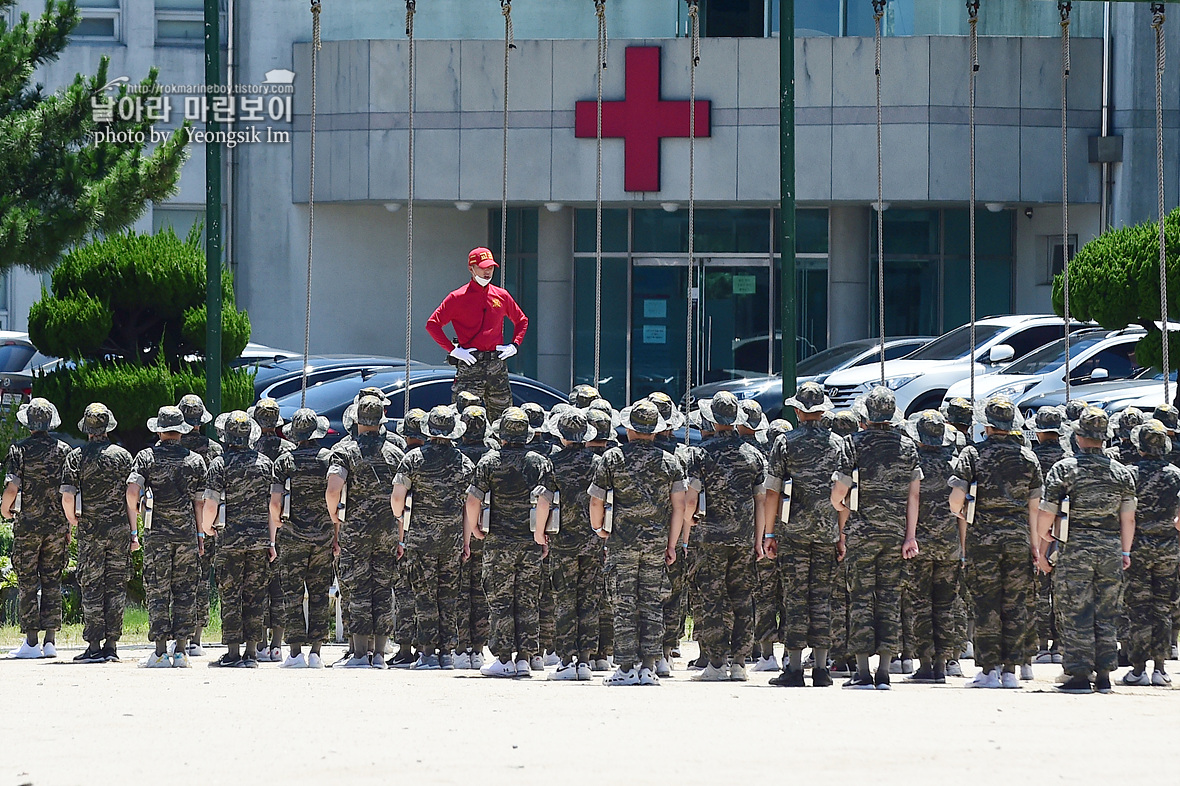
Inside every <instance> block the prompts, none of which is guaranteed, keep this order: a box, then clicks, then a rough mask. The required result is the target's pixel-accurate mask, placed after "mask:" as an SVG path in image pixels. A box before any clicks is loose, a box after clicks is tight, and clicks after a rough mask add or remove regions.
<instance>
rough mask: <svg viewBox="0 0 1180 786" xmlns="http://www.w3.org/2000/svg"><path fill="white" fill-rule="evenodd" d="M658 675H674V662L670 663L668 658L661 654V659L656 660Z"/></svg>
mask: <svg viewBox="0 0 1180 786" xmlns="http://www.w3.org/2000/svg"><path fill="white" fill-rule="evenodd" d="M656 676H657V677H671V676H672V664H671V663H669V662H668V659H667V658H665V657H663V656H661V657H660V659H659V660H657V661H656Z"/></svg>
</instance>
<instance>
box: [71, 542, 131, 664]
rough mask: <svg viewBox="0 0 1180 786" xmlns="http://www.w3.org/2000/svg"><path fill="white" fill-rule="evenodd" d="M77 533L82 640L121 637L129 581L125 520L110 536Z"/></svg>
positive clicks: (129, 571) (115, 638) (129, 557)
mask: <svg viewBox="0 0 1180 786" xmlns="http://www.w3.org/2000/svg"><path fill="white" fill-rule="evenodd" d="M79 529H80V532H79V534H78V584H79V585H80V586H81V588H82V620H83V622H82V638H83V639H85V640H86V642H87V643H91V644H96V643H98V642H99V641H102V640H104V639H105V640H106V641H110V642H114V641H118V640H119V637H120V636H122V635H123V608H124V606H125V605H126V604H127V581H128V580H129V579H130V578H131V551H130V548H131V540H130V537H129V536H128V534H127V529H126V521H125V520H124V521H123V526H122V527H120V528H118V529H116V530H115V532H114V533H106V534H103V535H91V534H87V533H86V532H85V531H84V529H83V528H82V527H80V528H79Z"/></svg>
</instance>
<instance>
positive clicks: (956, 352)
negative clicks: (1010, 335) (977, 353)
mask: <svg viewBox="0 0 1180 786" xmlns="http://www.w3.org/2000/svg"><path fill="white" fill-rule="evenodd" d="M1003 329H1004V328H1003V327H1001V326H999V325H976V326H975V343H976V346H981V345H983V344H986V343H987V342H988V341H991V340H992V338H994V337H995V336H996V335H997V334H998V333H999V332H1000V331H1002V330H1003ZM970 351H971V328H970V326H969V325H964V326H963V327H961V328H956V329H955V330H952V331H951V332H950V333H947V334H946V335H945V336H942V337H941V338H937V339H935V340H934V341H931V342H930V343H929V344H927V345H926V346H924V347H922V348H921V349H919V350H918V351H917V352H915V353H913V354H912V355H910V359H911V360H958V359H959V358H963V357H966V356H967V354H968V353H969V352H970Z"/></svg>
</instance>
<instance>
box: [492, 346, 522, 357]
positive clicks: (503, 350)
mask: <svg viewBox="0 0 1180 786" xmlns="http://www.w3.org/2000/svg"><path fill="white" fill-rule="evenodd" d="M496 351H497V352H499V353H500V360H507V359H508V358H510V357H512V356H513V355H515V354H516V353H517V349H516V345H515V344H498V345H496Z"/></svg>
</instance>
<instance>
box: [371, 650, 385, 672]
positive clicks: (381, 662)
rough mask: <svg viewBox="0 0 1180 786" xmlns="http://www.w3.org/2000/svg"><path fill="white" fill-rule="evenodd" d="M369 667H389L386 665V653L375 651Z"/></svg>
mask: <svg viewBox="0 0 1180 786" xmlns="http://www.w3.org/2000/svg"><path fill="white" fill-rule="evenodd" d="M369 667H370V668H374V669H388V668H389V666H387V665H385V653H384V652H374V653H373V657H372V659H371V660H370V661H369Z"/></svg>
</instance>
